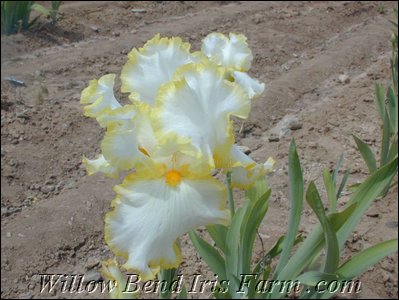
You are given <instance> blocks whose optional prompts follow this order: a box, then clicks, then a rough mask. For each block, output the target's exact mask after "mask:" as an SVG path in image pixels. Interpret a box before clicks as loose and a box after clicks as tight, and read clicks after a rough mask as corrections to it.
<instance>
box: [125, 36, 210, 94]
mask: <svg viewBox="0 0 399 300" xmlns="http://www.w3.org/2000/svg"><path fill="white" fill-rule="evenodd" d="M171 45H173V46H175V47H176V48H177V49H180V50H182V51H184V52H186V53H187V55H190V48H191V45H190V43H187V42H183V40H182V39H181V38H180V37H171V38H168V37H163V38H161V36H160V34H159V33H158V34H156V35H155V36H154V37H153V38H152V39H151V40H149V41H147V43H145V45H144V46H143V47H142V48H139V50H137V49H136V48H134V49H133V50H132V51H130V53H129V54H128V61H127V62H126V64H125V65H124V66H123V68H122V72H121V76H120V78H121V82H122V85H121V92H122V93H130V95H129V99H130V100H132V101H143V100H144V99H141V97H140V93H138V92H137V91H135V90H134V89H133V88H131V87H130V84H129V74H130V73H131V72H133V71H134V70H135V69H136V67H137V66H138V57H139V56H141V55H150V54H152V53H151V50H152V49H151V48H157V47H159V46H162V47H165V48H167V47H169V46H171ZM202 57H203V56H202V54H201V53H200V52H195V53H194V55H193V58H194V59H196V60H200V59H201V58H202ZM149 72H151V70H149Z"/></svg>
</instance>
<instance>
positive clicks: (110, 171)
mask: <svg viewBox="0 0 399 300" xmlns="http://www.w3.org/2000/svg"><path fill="white" fill-rule="evenodd" d="M83 164H84V165H85V167H86V170H87V173H88V174H89V175H93V174H95V173H98V172H100V173H104V175H105V176H107V177H111V178H117V177H118V176H119V170H118V169H117V168H115V167H113V166H111V165H110V164H109V162H108V161H107V160H106V159H105V158H104V156H103V155H99V156H98V157H97V158H96V159H87V158H86V157H83Z"/></svg>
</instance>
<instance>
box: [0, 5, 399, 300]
mask: <svg viewBox="0 0 399 300" xmlns="http://www.w3.org/2000/svg"><path fill="white" fill-rule="evenodd" d="M394 7H397V4H396V2H377V1H375V2H357V1H356V2H351V1H346V2H306V3H304V2H233V1H226V2H224V1H216V2H186V1H179V2H166V1H165V2H163V1H157V2H128V1H118V2H112V3H111V2H70V3H64V4H62V6H61V17H60V21H59V22H58V24H57V25H56V26H55V25H51V24H47V23H42V24H41V25H40V26H39V28H36V29H32V30H31V31H28V32H26V33H23V34H17V35H14V36H10V37H2V38H1V90H2V93H1V272H2V277H1V296H2V298H11V297H17V298H31V297H34V298H48V297H51V298H70V297H72V298H80V297H87V298H94V297H98V296H100V297H105V296H106V295H99V294H98V293H97V294H95V295H94V294H90V295H87V294H85V295H82V294H80V295H77V294H62V293H61V292H60V291H58V292H55V293H52V294H48V293H40V284H39V280H38V277H37V276H34V275H35V274H40V273H56V274H68V273H69V274H71V273H74V274H76V273H80V274H85V273H88V272H92V274H94V275H96V273H95V272H97V271H98V270H99V267H98V266H94V269H93V270H94V271H93V270H91V271H89V270H88V269H89V268H90V267H92V265H93V264H96V263H97V262H99V261H101V260H103V259H105V258H108V257H110V256H111V255H112V254H111V253H110V251H109V249H108V247H107V246H106V245H105V244H104V240H103V215H104V213H105V212H107V211H108V209H109V204H110V201H111V200H112V199H113V191H112V186H113V185H115V184H116V183H117V182H118V181H117V180H108V179H105V178H103V177H102V176H100V175H96V176H94V177H88V176H87V175H86V173H85V170H84V167H83V166H82V163H81V158H82V155H87V156H89V157H93V155H94V153H95V152H98V151H99V142H100V140H101V138H102V134H103V132H102V131H101V130H100V128H99V127H98V126H97V124H96V123H95V122H94V121H92V120H90V119H86V118H84V117H83V115H82V110H81V105H80V104H79V98H80V92H81V90H82V89H83V88H84V87H85V86H86V85H87V84H88V82H89V80H90V79H93V78H98V77H99V76H101V75H102V74H105V73H111V72H116V73H118V72H120V70H121V67H122V65H123V64H124V62H125V61H126V59H127V57H126V54H127V53H128V52H129V51H130V49H131V48H132V47H141V46H142V45H143V43H144V42H145V41H146V40H148V39H150V38H151V37H153V36H154V35H155V34H156V33H161V35H166V36H171V35H174V36H176V35H177V36H181V37H182V38H183V39H185V40H187V41H189V42H191V43H192V45H193V48H194V49H198V47H199V45H200V41H201V39H202V38H203V37H204V36H206V35H207V34H208V33H210V32H213V31H220V32H223V33H228V32H240V33H244V34H245V35H246V36H247V37H248V42H249V44H250V48H251V49H252V51H253V53H254V63H253V68H252V71H251V73H252V74H253V75H255V76H256V77H258V78H259V79H260V80H262V81H263V82H265V83H266V85H267V90H266V92H265V93H264V94H263V95H262V97H261V98H260V99H258V100H257V101H256V102H254V104H253V110H252V115H251V117H250V118H249V120H247V121H245V122H244V125H243V127H242V128H243V130H241V132H240V133H237V142H238V143H239V144H242V145H245V146H248V147H249V148H250V149H251V151H252V153H251V156H252V157H253V158H254V159H256V160H257V161H260V162H261V161H264V160H265V159H267V157H268V156H274V157H275V158H276V160H277V165H276V172H274V173H273V174H272V175H271V176H270V179H269V181H270V185H271V187H272V189H273V192H272V197H271V200H270V209H269V212H268V214H267V216H266V218H265V220H264V223H263V225H262V227H261V229H260V235H261V237H262V238H263V243H264V245H265V247H266V248H267V247H268V246H271V245H272V244H273V243H274V242H275V241H276V239H277V238H278V237H279V236H280V235H282V234H283V233H284V232H285V231H286V228H287V224H288V215H289V200H288V199H289V198H288V196H289V195H288V188H287V183H288V178H287V153H288V145H289V142H290V140H291V138H293V137H294V138H295V139H296V142H297V145H298V151H299V154H300V156H301V160H302V164H303V169H304V171H305V179H306V181H307V182H309V181H310V180H316V183H317V184H318V186H319V187H321V186H322V181H321V180H320V177H321V174H322V170H323V169H324V168H326V167H327V168H332V167H333V166H334V164H335V162H336V161H337V159H338V158H339V155H340V154H341V153H342V152H343V153H344V155H345V163H344V168H345V169H348V168H351V169H352V172H351V173H352V174H351V177H350V179H349V184H353V183H356V182H359V181H362V180H363V179H364V178H365V177H366V176H367V169H366V166H365V164H364V162H363V161H362V159H361V157H360V155H359V153H358V152H357V151H356V149H355V144H354V142H353V139H352V137H351V134H352V133H355V134H357V135H358V136H360V137H361V138H363V139H365V140H366V141H367V142H368V143H369V144H370V145H371V146H372V148H373V149H375V150H377V149H378V148H379V142H380V136H381V134H380V120H379V118H378V114H377V111H376V109H375V107H374V103H373V101H372V99H373V82H374V80H376V79H377V80H378V81H379V82H382V83H384V84H387V83H388V81H389V74H390V70H389V58H390V43H389V38H390V31H391V29H392V27H391V24H390V23H389V22H388V19H390V18H392V15H391V11H392V10H393V8H394ZM132 9H145V11H144V12H133V11H132ZM342 74H345V75H347V76H348V80H349V82H346V83H345V82H341V81H340V80H339V76H340V75H342ZM9 76H13V77H15V78H17V79H19V80H23V81H24V82H25V84H26V86H25V87H19V86H14V85H11V84H10V83H9V82H7V81H6V80H5V78H6V77H9ZM290 118H298V120H299V122H300V123H301V124H302V127H301V128H300V129H298V130H295V131H288V132H287V133H286V134H285V135H284V136H282V137H280V139H279V141H277V142H269V137H270V136H271V135H276V133H277V134H278V131H279V130H280V129H281V128H283V127H284V123H285V121H286V120H288V119H290ZM240 127H241V124H237V128H240ZM299 127H300V126H299ZM237 131H238V130H237ZM341 176H342V174H340V177H341ZM397 194H398V190H397V187H395V188H394V189H392V190H391V192H390V193H389V194H388V196H387V197H386V198H385V199H382V200H378V201H376V202H375V203H374V204H373V205H372V207H371V208H370V210H369V212H368V213H367V215H365V216H364V217H363V219H362V221H361V224H360V225H359V226H358V227H357V228H356V232H355V233H354V235H353V237H351V239H350V240H349V241H348V243H347V248H346V251H345V257H349V256H350V255H352V254H353V253H356V252H358V251H359V250H361V249H364V248H367V247H369V246H371V245H373V244H376V243H378V242H381V241H383V240H387V239H391V238H394V237H396V236H397V235H398V228H397V224H398V223H397V220H398V217H397V213H398V202H397ZM324 196H325V195H324ZM237 197H238V198H239V197H242V193H237ZM348 197H349V193H346V196H345V197H344V198H343V199H342V203H345V201H346V200H347V199H348ZM316 220H317V218H316V216H315V215H314V214H313V213H312V212H311V210H310V209H309V208H306V209H305V211H304V214H303V220H302V224H301V230H302V231H303V232H304V233H306V232H309V230H310V229H311V227H312V226H314V224H315V223H316ZM182 245H183V254H184V258H185V260H184V263H183V267H182V272H183V274H185V275H186V276H190V274H193V273H201V274H203V278H205V279H213V278H214V276H213V274H212V273H211V272H210V271H209V270H208V269H207V267H206V266H205V264H204V263H203V262H201V259H200V258H199V257H198V255H196V254H195V252H194V251H193V249H192V246H191V244H190V241H189V240H188V239H187V238H186V237H184V238H183V239H182ZM255 252H256V253H255V259H258V258H259V257H260V256H261V255H262V248H261V244H260V241H259V240H258V241H257V244H256V248H255ZM88 260H89V262H88ZM93 262H94V263H93ZM186 278H188V277H186ZM188 280H189V278H188V279H187V281H188ZM360 280H362V291H361V293H360V294H357V295H345V296H339V297H350V298H356V297H357V298H374V297H375V298H386V297H389V298H395V296H397V292H398V267H397V254H395V255H391V256H390V257H388V258H386V259H384V260H383V261H382V262H380V263H378V264H377V265H376V266H375V267H373V268H371V269H370V270H368V271H367V272H366V273H365V274H364V275H362V276H361V277H360ZM206 295H209V293H207V294H206ZM200 296H201V295H199V294H192V295H191V297H194V298H197V297H200Z"/></svg>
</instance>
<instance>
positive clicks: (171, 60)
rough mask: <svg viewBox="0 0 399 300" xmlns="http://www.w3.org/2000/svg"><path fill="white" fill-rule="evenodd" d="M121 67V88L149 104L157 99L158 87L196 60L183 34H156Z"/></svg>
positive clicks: (130, 55) (133, 98) (131, 96)
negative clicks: (169, 35)
mask: <svg viewBox="0 0 399 300" xmlns="http://www.w3.org/2000/svg"><path fill="white" fill-rule="evenodd" d="M128 57H129V60H128V62H127V63H126V64H125V66H124V67H123V69H122V74H121V81H122V87H121V90H122V92H123V93H130V96H129V98H130V99H131V100H139V101H142V102H145V103H148V104H150V105H153V104H154V102H155V96H156V94H157V91H158V89H159V87H160V86H161V85H162V84H163V83H166V82H168V81H170V80H171V79H172V77H173V74H174V73H175V71H176V69H177V68H179V67H180V66H182V65H185V64H188V63H191V62H193V61H196V60H197V59H196V56H195V55H193V54H191V53H190V44H189V43H183V41H182V40H181V38H178V37H174V38H160V35H159V34H157V35H156V36H155V37H153V38H152V39H151V40H150V41H148V42H147V43H146V44H145V45H144V47H143V48H141V49H139V50H137V49H133V50H132V51H131V52H130V53H129V56H128Z"/></svg>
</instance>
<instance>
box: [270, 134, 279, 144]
mask: <svg viewBox="0 0 399 300" xmlns="http://www.w3.org/2000/svg"><path fill="white" fill-rule="evenodd" d="M278 141H280V138H279V136H278V135H277V134H275V133H272V134H271V135H270V136H269V142H278Z"/></svg>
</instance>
